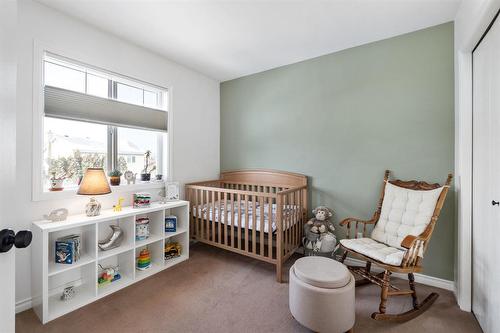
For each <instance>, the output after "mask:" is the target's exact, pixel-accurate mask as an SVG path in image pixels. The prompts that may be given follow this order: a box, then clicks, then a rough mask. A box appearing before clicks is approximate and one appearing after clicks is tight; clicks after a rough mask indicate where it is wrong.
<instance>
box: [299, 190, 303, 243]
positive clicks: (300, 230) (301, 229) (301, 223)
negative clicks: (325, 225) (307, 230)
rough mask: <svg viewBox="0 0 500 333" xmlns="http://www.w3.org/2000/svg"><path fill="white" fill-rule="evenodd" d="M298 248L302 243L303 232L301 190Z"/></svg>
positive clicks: (300, 195)
mask: <svg viewBox="0 0 500 333" xmlns="http://www.w3.org/2000/svg"><path fill="white" fill-rule="evenodd" d="M298 209H299V219H300V222H299V244H298V245H299V246H300V245H301V243H302V232H303V230H304V213H303V212H302V190H300V191H299V206H298Z"/></svg>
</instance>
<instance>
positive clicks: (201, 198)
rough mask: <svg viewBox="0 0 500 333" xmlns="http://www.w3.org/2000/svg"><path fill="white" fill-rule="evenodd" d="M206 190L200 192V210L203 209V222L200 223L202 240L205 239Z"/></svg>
mask: <svg viewBox="0 0 500 333" xmlns="http://www.w3.org/2000/svg"><path fill="white" fill-rule="evenodd" d="M204 192H205V190H201V191H200V209H201V214H200V215H201V216H200V217H201V221H200V228H201V230H200V238H201V239H204V238H205V226H204V224H205V221H204V216H203V207H204V205H205V193H204Z"/></svg>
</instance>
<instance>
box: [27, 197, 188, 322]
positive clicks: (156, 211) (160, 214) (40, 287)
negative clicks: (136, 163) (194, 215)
mask: <svg viewBox="0 0 500 333" xmlns="http://www.w3.org/2000/svg"><path fill="white" fill-rule="evenodd" d="M170 215H175V216H177V231H176V232H175V233H167V232H165V216H170ZM141 217H148V218H149V219H150V237H148V238H147V239H144V240H136V239H135V220H136V218H141ZM112 225H119V227H120V228H121V229H122V230H123V231H124V238H123V241H122V242H121V243H120V245H119V246H117V247H114V248H113V249H109V250H107V251H102V250H100V249H99V246H98V239H99V238H100V237H101V238H105V237H106V236H107V235H108V234H109V228H110V226H112ZM32 231H33V243H32V245H31V257H32V270H31V272H32V276H31V281H32V295H33V301H32V306H33V310H34V311H35V313H36V314H37V316H38V317H39V318H40V320H41V321H42V322H43V323H44V324H45V323H47V322H49V321H51V320H54V319H55V318H58V317H60V316H62V315H64V314H66V313H69V312H71V311H74V310H76V309H78V308H80V307H82V306H84V305H86V304H89V303H91V302H94V301H96V300H98V299H100V298H102V297H105V296H107V295H109V294H111V293H114V292H115V291H118V290H120V289H122V288H125V287H127V286H129V285H131V284H133V283H135V282H137V281H140V280H142V279H145V278H147V277H148V276H151V275H153V274H156V273H158V272H160V271H162V270H164V269H167V268H169V267H172V266H173V265H176V264H178V263H180V262H182V261H184V260H187V259H188V258H189V202H187V201H182V200H179V201H175V202H169V203H166V204H159V203H156V202H153V203H151V206H150V207H147V208H132V207H131V206H128V207H123V209H122V211H121V212H114V211H113V209H105V210H102V211H101V214H100V215H98V216H96V217H87V216H86V215H85V214H80V215H73V216H68V218H67V220H66V221H64V222H50V221H47V220H43V221H37V222H34V223H33V225H32ZM72 234H78V235H81V242H82V253H81V255H80V260H78V261H77V262H74V263H73V264H67V265H62V264H56V263H55V246H54V244H55V241H56V240H57V239H59V238H61V237H65V236H67V235H72ZM170 242H177V243H179V244H180V245H181V247H182V254H181V256H180V257H177V258H174V259H170V260H165V255H164V249H165V244H166V243H170ZM145 248H148V249H149V251H150V252H151V268H149V269H148V270H145V271H139V270H136V269H135V262H136V258H137V256H139V253H140V252H141V251H142V250H143V249H145ZM99 264H100V265H101V266H103V267H111V266H112V267H116V266H120V273H119V274H120V278H119V279H117V280H116V281H113V282H111V283H107V284H105V285H102V284H101V285H100V286H99V287H98V283H97V281H98V278H99V277H100V276H99V273H102V270H101V269H99ZM101 275H102V274H101ZM145 283H147V282H145ZM68 286H72V287H73V289H71V290H70V289H68V290H67V292H66V294H67V296H63V291H64V288H66V287H68ZM56 288H57V289H59V290H60V291H59V292H57V293H54V289H56ZM71 295H73V296H72V297H71ZM63 299H65V300H66V301H63Z"/></svg>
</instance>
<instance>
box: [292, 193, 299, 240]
mask: <svg viewBox="0 0 500 333" xmlns="http://www.w3.org/2000/svg"><path fill="white" fill-rule="evenodd" d="M298 225H299V217H298V216H297V192H293V244H292V249H293V248H294V247H295V245H296V244H297V238H298V237H299V235H298V233H297V231H298V230H299V228H298Z"/></svg>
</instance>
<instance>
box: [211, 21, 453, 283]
mask: <svg viewBox="0 0 500 333" xmlns="http://www.w3.org/2000/svg"><path fill="white" fill-rule="evenodd" d="M453 76H454V72H453V23H451V22H450V23H446V24H442V25H438V26H435V27H431V28H427V29H424V30H419V31H416V32H412V33H408V34H405V35H401V36H397V37H393V38H389V39H385V40H382V41H378V42H374V43H370V44H366V45H362V46H358V47H354V48H351V49H347V50H343V51H340V52H336V53H332V54H328V55H325V56H321V57H318V58H314V59H310V60H306V61H302V62H299V63H295V64H292V65H287V66H283V67H279V68H275V69H272V70H268V71H265V72H262V73H258V74H254V75H249V76H245V77H242V78H238V79H235V80H231V81H226V82H223V83H221V169H222V170H224V171H225V170H232V169H240V168H268V169H278V170H286V171H292V172H298V173H302V174H305V175H307V176H309V177H310V178H309V185H310V191H311V194H310V196H311V200H312V207H314V206H317V205H326V206H329V207H331V208H332V209H333V210H334V211H335V215H334V221H335V222H336V223H338V222H339V221H340V220H341V219H343V218H346V217H349V216H354V217H360V218H369V217H371V215H372V214H373V212H374V210H375V208H376V205H377V201H378V198H379V194H380V188H381V185H382V178H383V174H384V170H385V169H390V170H391V171H392V173H393V176H394V177H396V178H400V179H416V178H417V179H422V180H427V181H432V182H440V183H442V182H444V181H445V180H446V176H447V174H448V173H449V172H453V171H454V110H453V109H454V79H453ZM454 195H455V194H454V190H453V188H452V189H451V191H450V193H449V195H448V198H447V200H446V203H445V205H444V208H443V211H442V214H441V218H440V219H439V221H438V223H437V227H436V229H435V231H434V235H433V238H432V240H431V243H430V245H429V248H428V251H427V253H426V256H425V258H424V274H427V275H431V276H435V277H439V278H443V279H448V280H453V272H454V267H453V265H454V246H455V244H454V243H455V239H454V235H455V225H456V219H455V208H454V205H455V200H454ZM312 207H311V208H312ZM337 234H338V235H342V231H341V230H340V228H337Z"/></svg>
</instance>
